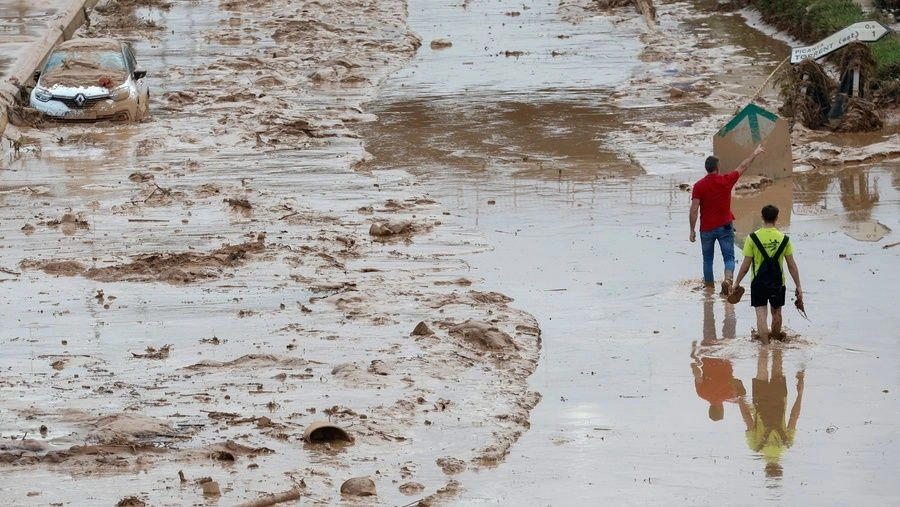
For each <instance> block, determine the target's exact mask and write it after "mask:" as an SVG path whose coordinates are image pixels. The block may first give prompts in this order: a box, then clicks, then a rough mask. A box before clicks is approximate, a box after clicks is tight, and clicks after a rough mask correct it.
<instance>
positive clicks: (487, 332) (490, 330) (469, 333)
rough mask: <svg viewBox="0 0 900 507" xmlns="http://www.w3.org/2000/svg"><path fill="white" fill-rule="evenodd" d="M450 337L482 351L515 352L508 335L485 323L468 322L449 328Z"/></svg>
mask: <svg viewBox="0 0 900 507" xmlns="http://www.w3.org/2000/svg"><path fill="white" fill-rule="evenodd" d="M450 335H451V336H455V337H458V338H462V339H463V340H465V341H466V342H468V343H471V344H472V345H475V346H476V347H479V348H481V349H484V350H492V351H499V350H515V349H516V344H515V342H513V339H512V337H511V336H509V335H508V334H506V333H504V332H503V331H501V330H500V329H498V328H497V327H495V326H492V325H490V324H488V323H486V322H476V321H471V320H468V321H466V322H463V323H462V324H459V325H457V326H453V327H452V328H450Z"/></svg>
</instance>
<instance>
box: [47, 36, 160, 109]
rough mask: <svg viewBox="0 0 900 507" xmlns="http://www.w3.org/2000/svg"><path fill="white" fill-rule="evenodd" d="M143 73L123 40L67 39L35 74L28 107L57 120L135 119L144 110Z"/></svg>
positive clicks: (147, 92)
mask: <svg viewBox="0 0 900 507" xmlns="http://www.w3.org/2000/svg"><path fill="white" fill-rule="evenodd" d="M146 75H147V72H146V71H144V70H140V69H138V67H137V61H136V60H135V58H134V52H133V51H132V50H131V46H129V45H128V43H126V42H121V41H118V40H114V39H88V38H84V39H72V40H68V41H65V42H62V43H60V44H59V45H58V46H56V47H55V48H54V49H53V51H52V52H51V53H50V56H48V57H47V61H46V62H45V63H44V66H43V67H42V68H41V70H40V71H38V72H36V73H35V86H34V89H33V90H31V99H30V101H29V103H30V105H31V107H33V108H34V109H37V110H38V111H40V112H41V113H43V114H45V115H47V116H49V117H51V118H55V119H60V120H100V119H111V120H132V121H134V120H140V119H141V118H143V117H144V116H146V115H147V112H148V111H149V107H150V103H149V102H150V90H149V89H148V88H147V84H146V83H145V82H144V81H145V80H144V78H145V77H146Z"/></svg>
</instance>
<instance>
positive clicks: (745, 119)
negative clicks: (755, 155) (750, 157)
mask: <svg viewBox="0 0 900 507" xmlns="http://www.w3.org/2000/svg"><path fill="white" fill-rule="evenodd" d="M777 121H778V116H777V115H776V114H775V113H772V112H769V111H766V110H765V109H763V108H761V107H759V106H757V105H756V104H749V105H747V107H745V108H744V109H742V110H741V111H740V112H739V113H738V114H736V115H735V116H734V118H732V119H731V121H729V122H728V123H727V124H726V125H725V126H724V127H722V128H721V129H720V130H719V132H718V135H720V136H722V137H725V136H730V137H734V138H735V140H736V141H738V142H739V143H740V144H743V145H744V146H748V147H755V146H756V145H757V144H759V143H760V142H761V141H762V138H763V135H768V134H769V132H771V131H772V129H773V128H774V126H775V122H777Z"/></svg>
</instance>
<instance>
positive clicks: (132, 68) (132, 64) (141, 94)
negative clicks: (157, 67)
mask: <svg viewBox="0 0 900 507" xmlns="http://www.w3.org/2000/svg"><path fill="white" fill-rule="evenodd" d="M124 47H125V49H124V52H125V63H126V64H127V65H128V72H129V73H130V74H131V79H132V81H133V82H134V85H135V87H137V92H138V93H137V96H138V99H137V100H138V111H142V112H144V113H146V112H147V111H148V110H149V108H150V104H149V103H148V102H149V101H150V89H149V87H148V86H147V81H146V79H145V78H144V76H145V75H146V72H145V71H144V70H143V69H141V68H139V67H138V64H137V58H135V57H134V51H133V50H132V49H131V45H130V44H127V43H126V44H124ZM136 73H137V74H136ZM138 76H140V77H138Z"/></svg>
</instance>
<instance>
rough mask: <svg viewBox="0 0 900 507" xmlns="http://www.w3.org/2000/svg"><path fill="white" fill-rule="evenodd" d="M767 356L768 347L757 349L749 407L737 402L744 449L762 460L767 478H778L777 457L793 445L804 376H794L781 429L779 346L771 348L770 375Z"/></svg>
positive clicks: (783, 392) (783, 400)
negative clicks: (791, 402) (790, 400)
mask: <svg viewBox="0 0 900 507" xmlns="http://www.w3.org/2000/svg"><path fill="white" fill-rule="evenodd" d="M769 352H770V347H768V346H762V347H760V349H759V356H758V360H757V364H756V377H754V378H753V405H752V406H750V405H748V404H747V401H746V399H745V398H744V397H743V396H742V397H741V398H739V399H738V404H739V405H740V407H741V415H742V416H743V418H744V422H745V423H746V425H747V432H746V437H747V445H748V446H749V447H750V449H751V450H753V451H754V452H756V453H759V455H760V456H761V457H763V459H765V462H766V465H765V470H766V476H767V477H781V475H782V468H781V464H780V459H781V455H782V453H783V452H784V450H785V449H787V448H788V447H790V446H791V445H793V443H794V435H795V433H796V431H797V419H798V418H799V417H800V401H801V400H802V399H803V379H804V375H805V372H804V370H800V371H798V372H797V398H796V399H795V400H794V405H793V406H792V407H791V413H790V418H789V419H788V422H787V425H786V426H785V422H784V418H785V412H786V409H787V398H788V391H787V381H786V380H785V376H784V372H783V370H782V349H781V347H780V346H777V347H773V348H771V353H772V369H771V372H770V371H769Z"/></svg>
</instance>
